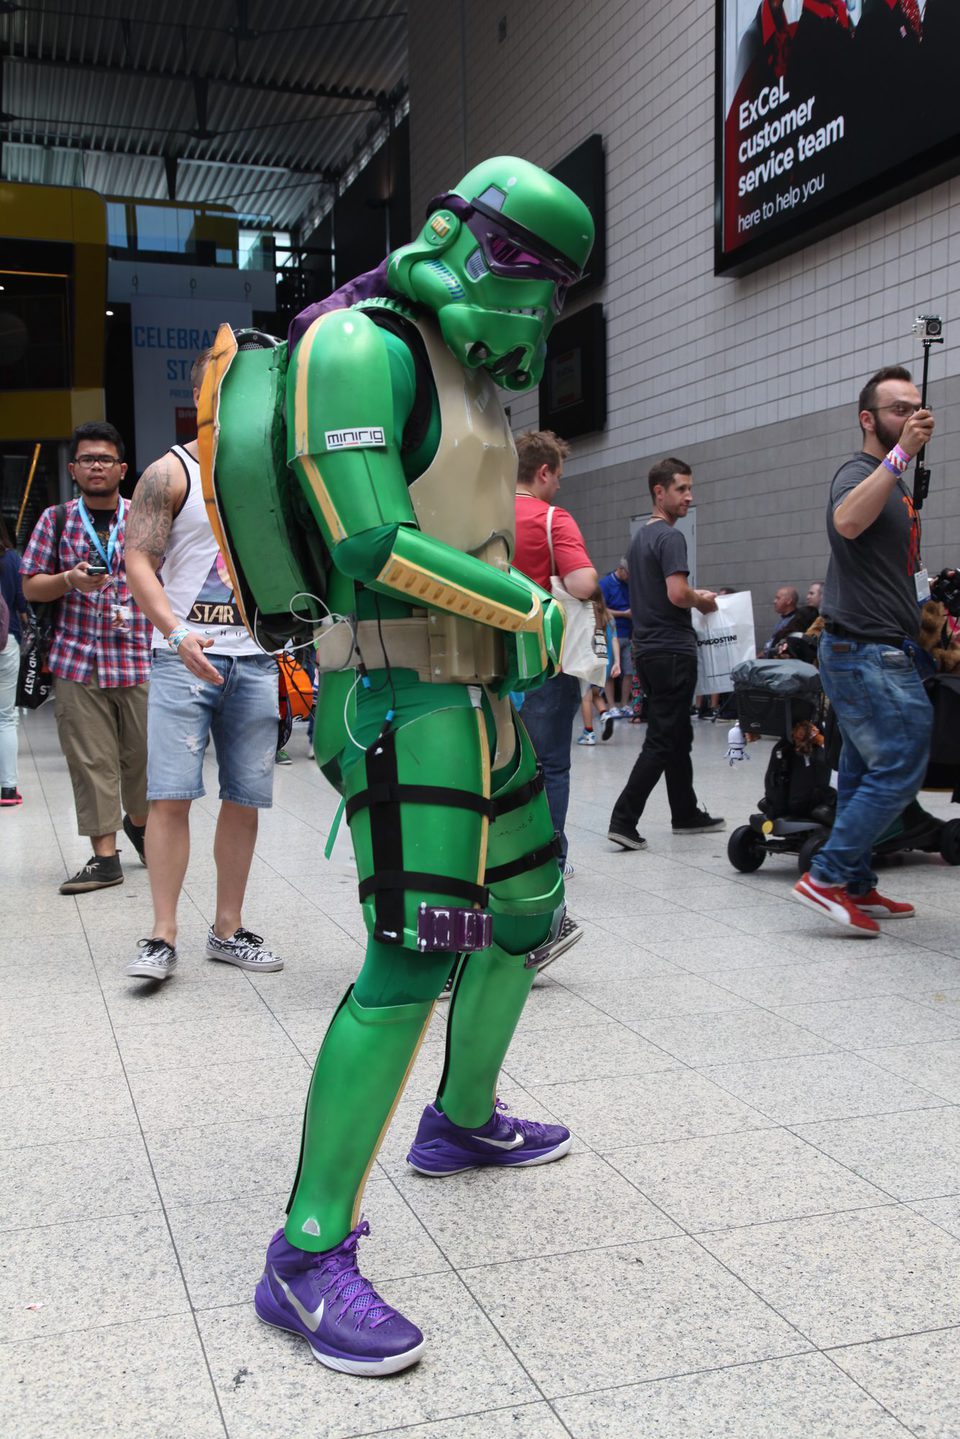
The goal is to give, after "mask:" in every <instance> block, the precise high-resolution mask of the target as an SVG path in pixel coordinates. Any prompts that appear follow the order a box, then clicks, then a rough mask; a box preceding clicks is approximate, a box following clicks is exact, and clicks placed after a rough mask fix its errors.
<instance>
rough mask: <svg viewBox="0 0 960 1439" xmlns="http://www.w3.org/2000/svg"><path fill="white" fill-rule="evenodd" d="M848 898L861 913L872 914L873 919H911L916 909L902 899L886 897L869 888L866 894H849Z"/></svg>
mask: <svg viewBox="0 0 960 1439" xmlns="http://www.w3.org/2000/svg"><path fill="white" fill-rule="evenodd" d="M850 898H851V899H852V900H853V902H854V904H855V905H856V906H857V909H859V911H860V913H861V914H872V915H873V917H874V919H911V918H912V917H913V916H914V915H915V914H916V912H917V911H916V910H915V909H914V907H913V905H912V904H908V903H907V902H906V900H902V899H886V898H885V897H884V896H883V895H882V894H878V893H877V891H876V890H875V889H871V890H870V891H869V892H868V893H867V894H851V896H850Z"/></svg>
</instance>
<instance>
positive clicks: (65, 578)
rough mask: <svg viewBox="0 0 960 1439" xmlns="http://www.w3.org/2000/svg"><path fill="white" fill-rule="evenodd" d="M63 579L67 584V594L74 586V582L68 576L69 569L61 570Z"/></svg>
mask: <svg viewBox="0 0 960 1439" xmlns="http://www.w3.org/2000/svg"><path fill="white" fill-rule="evenodd" d="M63 579H64V583H65V584H66V586H67V594H69V593H70V591H71V590H72V589H74V588H75V586H74V583H73V580H71V578H70V571H69V570H64V572H63Z"/></svg>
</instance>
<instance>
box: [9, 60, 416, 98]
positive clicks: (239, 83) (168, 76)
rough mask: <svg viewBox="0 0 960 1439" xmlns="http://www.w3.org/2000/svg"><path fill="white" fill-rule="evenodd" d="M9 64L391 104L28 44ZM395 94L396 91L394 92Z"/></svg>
mask: <svg viewBox="0 0 960 1439" xmlns="http://www.w3.org/2000/svg"><path fill="white" fill-rule="evenodd" d="M4 60H5V62H6V63H7V64H10V63H11V62H14V63H20V64H25V65H46V66H49V67H50V68H52V69H55V70H76V71H80V72H82V73H83V74H87V75H91V74H93V75H109V76H110V77H111V79H113V80H116V79H117V78H118V77H119V76H122V77H124V78H126V77H127V76H130V77H132V78H133V79H135V80H163V81H164V82H165V83H167V84H170V82H171V81H173V82H175V83H177V84H181V85H184V84H193V85H195V84H197V83H198V82H200V83H202V84H205V85H224V86H227V87H228V88H230V89H234V90H255V91H257V92H259V93H260V94H265V95H311V96H316V97H319V98H320V99H325V100H363V101H366V102H367V103H368V104H369V105H370V106H371V107H377V106H382V105H384V104H386V103H389V99H390V98H392V97H388V96H387V95H386V94H385V93H384V92H383V91H382V90H359V89H353V88H351V87H349V86H344V85H301V84H298V83H297V82H296V81H295V80H290V81H279V80H278V81H276V82H275V83H274V82H272V81H269V80H242V79H240V78H239V77H238V76H230V75H190V74H185V73H184V71H183V70H180V69H173V68H171V69H164V67H163V66H160V65H124V66H123V69H122V70H120V71H118V69H117V66H116V65H115V64H105V63H103V62H100V61H96V60H87V59H85V58H84V57H83V56H81V55H71V56H67V57H63V56H54V55H45V54H44V53H43V52H42V50H41V49H40V47H39V46H37V45H25V46H24V47H23V49H22V50H18V51H17V53H16V54H8V55H5V56H4ZM393 93H394V95H395V94H396V91H394V92H393Z"/></svg>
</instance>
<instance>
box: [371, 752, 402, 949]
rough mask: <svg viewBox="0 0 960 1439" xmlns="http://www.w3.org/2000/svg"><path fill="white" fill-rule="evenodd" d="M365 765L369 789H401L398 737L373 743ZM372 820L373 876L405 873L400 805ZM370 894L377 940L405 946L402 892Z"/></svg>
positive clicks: (386, 806)
mask: <svg viewBox="0 0 960 1439" xmlns="http://www.w3.org/2000/svg"><path fill="white" fill-rule="evenodd" d="M365 763H366V767H367V784H368V786H369V787H370V788H373V789H376V788H381V787H382V788H384V789H390V788H396V787H398V776H397V742H396V735H394V734H392V733H391V734H385V735H381V736H380V738H379V739H376V740H374V742H373V744H372V745H371V746H370V748H369V749H368V750H367V753H366V756H365ZM370 819H371V823H370V846H371V851H372V854H373V871H374V875H383V874H385V873H397V872H398V871H400V872H402V870H403V836H402V832H401V829H400V806H399V804H398V803H396V802H395V801H394V802H393V803H385V804H383V805H381V806H380V807H379V813H378V814H377V817H376V823H374V822H373V816H372V815H371V817H370ZM369 883H370V881H369V880H366V881H364V884H369ZM364 884H361V886H360V898H361V900H363V899H364V898H365V897H366V896H365V895H364ZM368 893H371V894H376V923H375V925H374V930H373V934H374V938H375V939H380V940H383V941H384V942H385V943H387V944H400V943H402V941H403V889H402V888H396V887H395V886H392V887H391V888H389V889H387V888H385V887H384V888H381V887H377V888H375V889H370V890H368Z"/></svg>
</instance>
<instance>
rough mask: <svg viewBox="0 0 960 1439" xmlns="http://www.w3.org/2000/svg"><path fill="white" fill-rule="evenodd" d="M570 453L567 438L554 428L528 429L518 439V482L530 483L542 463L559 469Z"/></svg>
mask: <svg viewBox="0 0 960 1439" xmlns="http://www.w3.org/2000/svg"><path fill="white" fill-rule="evenodd" d="M569 453H570V446H569V444H568V443H567V441H566V440H561V438H560V436H559V435H555V434H554V433H553V431H552V430H527V431H525V433H524V434H522V435H521V436H520V437H519V439H518V440H517V484H518V485H529V483H530V481H531V480H532V479H533V477H534V475H535V474H536V473H537V471H538V470H539V468H540V466H541V465H546V467H547V469H548V470H559V468H560V466H561V465H562V464H563V462H564V460H565V459H566V458H567V456H568V455H569Z"/></svg>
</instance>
